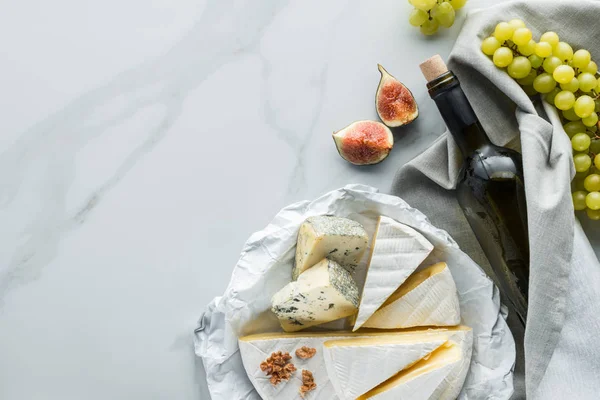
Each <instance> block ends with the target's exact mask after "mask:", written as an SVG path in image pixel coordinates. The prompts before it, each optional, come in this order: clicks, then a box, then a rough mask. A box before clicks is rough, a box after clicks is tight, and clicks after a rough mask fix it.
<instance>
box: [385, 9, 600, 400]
mask: <svg viewBox="0 0 600 400" xmlns="http://www.w3.org/2000/svg"><path fill="white" fill-rule="evenodd" d="M599 16H600V2H598V1H591V0H578V1H576V2H566V1H558V0H550V1H548V0H545V1H517V2H510V3H503V4H500V5H498V6H494V7H491V8H488V9H485V10H479V11H474V12H472V13H470V15H469V16H468V18H467V20H466V22H465V25H464V27H463V29H462V31H461V33H460V35H459V37H458V40H457V42H456V45H455V47H454V49H453V51H452V53H451V55H450V60H449V67H450V69H451V70H453V71H454V73H455V74H456V75H457V76H458V78H459V79H460V81H461V84H462V87H463V89H464V91H465V93H466V94H467V96H468V98H469V99H470V101H471V103H472V105H473V108H474V109H475V112H476V114H477V115H478V117H479V119H480V120H481V123H482V124H483V126H484V128H485V130H486V131H487V133H488V134H489V135H490V139H491V140H492V141H493V142H494V143H495V144H498V145H502V146H506V145H508V146H509V147H513V148H517V149H518V150H521V151H522V154H523V161H524V170H525V187H526V195H527V207H528V221H529V241H530V247H531V263H530V264H531V266H530V268H531V272H530V275H531V276H530V288H529V313H528V321H527V329H526V332H525V333H523V332H522V329H520V328H519V324H518V322H517V320H516V319H515V318H514V313H510V314H509V315H513V317H510V316H509V324H510V325H511V329H512V330H513V334H514V335H515V339H516V341H517V343H520V344H521V345H520V346H518V349H517V350H518V351H520V354H519V355H518V359H517V365H516V369H515V394H514V396H513V398H515V399H522V398H525V396H527V399H544V400H548V399H578V400H579V399H583V400H585V399H598V398H600V346H598V344H597V340H598V339H597V338H598V334H599V332H600V264H599V263H598V259H597V257H596V255H595V254H594V252H593V250H592V248H591V246H590V244H589V242H588V240H587V237H586V236H585V233H584V232H583V230H582V229H581V226H580V224H579V221H578V220H577V219H576V218H575V217H574V212H573V206H572V202H571V188H570V181H571V177H572V176H573V175H574V168H573V166H572V156H571V145H570V142H569V139H568V137H567V135H566V134H565V132H564V131H563V129H562V126H561V123H560V120H559V118H558V114H557V113H556V110H555V109H554V108H553V107H551V106H549V105H548V104H547V103H545V102H543V101H541V100H540V99H539V98H534V99H533V101H532V99H530V98H529V97H528V96H527V95H526V94H525V93H524V92H523V90H522V89H521V88H520V87H519V85H518V84H517V83H516V82H514V81H513V80H512V79H511V78H510V77H509V76H508V75H507V74H506V73H505V72H503V71H501V70H499V69H497V68H496V67H495V66H494V65H493V64H492V62H491V60H490V59H489V58H488V57H487V56H485V55H484V54H482V53H481V51H480V44H481V40H482V39H483V38H485V37H487V36H489V35H490V34H491V32H493V29H494V26H495V25H496V24H497V23H498V22H500V21H507V20H510V19H512V18H520V19H522V20H524V21H525V22H526V24H527V25H528V27H530V28H531V29H532V30H533V33H534V38H536V39H537V38H539V37H540V35H541V34H542V33H543V32H545V31H555V32H557V33H558V34H559V36H560V38H561V40H564V41H566V42H568V43H570V44H571V45H572V46H573V47H574V48H575V49H578V48H586V49H588V50H589V51H590V52H591V53H592V57H593V58H595V60H596V61H598V60H600V44H598V38H599V37H600V23H599V22H600V20H599V18H598V17H599ZM423 84H425V82H423ZM430 106H431V107H435V106H434V105H433V102H432V103H431V104H430ZM460 164H461V158H460V153H459V150H458V148H457V147H456V145H455V143H454V142H453V140H452V138H451V137H450V136H449V135H448V134H444V135H443V136H442V137H440V138H439V139H438V140H437V141H436V142H435V143H434V144H433V145H432V146H431V148H429V149H428V150H427V151H425V152H424V153H423V154H421V155H420V156H418V157H417V158H415V159H414V160H412V161H411V162H410V163H408V164H407V165H405V166H404V167H402V168H401V169H400V170H399V172H398V174H397V175H396V178H395V180H394V183H393V186H392V193H393V194H396V195H398V196H401V197H402V198H403V199H405V200H406V201H407V202H408V203H409V204H411V205H412V206H414V207H418V208H419V210H421V211H422V212H424V213H425V214H426V215H427V216H428V217H429V218H430V220H431V221H432V223H433V224H434V225H436V226H437V227H439V228H442V229H445V230H447V231H448V232H449V233H450V234H451V235H452V237H453V238H454V239H455V240H456V241H457V242H458V243H459V245H460V246H461V248H462V249H463V251H465V252H466V253H467V254H469V255H470V256H471V257H472V258H473V259H474V260H475V261H477V262H478V263H479V264H480V265H481V266H482V267H483V268H484V269H485V270H486V271H490V267H489V263H488V261H487V259H486V258H485V256H484V254H483V252H482V249H481V248H480V246H479V244H478V242H477V240H476V238H475V237H474V235H473V232H472V231H471V229H470V227H469V224H468V222H467V221H466V219H465V218H464V216H463V213H462V211H461V209H460V208H459V206H458V203H457V201H456V199H455V195H454V192H453V191H452V189H453V188H454V187H455V185H456V181H457V175H458V172H459V168H460ZM583 218H586V217H585V216H583ZM598 229H600V223H598ZM490 275H491V274H490ZM519 347H520V348H519ZM490 398H496V397H494V396H493V393H491V394H490Z"/></svg>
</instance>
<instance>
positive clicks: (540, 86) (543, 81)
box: [533, 72, 556, 93]
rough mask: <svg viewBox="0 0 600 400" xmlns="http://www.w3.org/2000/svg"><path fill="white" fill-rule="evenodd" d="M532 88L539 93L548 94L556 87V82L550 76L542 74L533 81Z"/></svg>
mask: <svg viewBox="0 0 600 400" xmlns="http://www.w3.org/2000/svg"><path fill="white" fill-rule="evenodd" d="M533 87H534V88H535V90H537V91H538V92H539V93H550V92H551V91H552V90H554V88H555V87H556V81H555V80H554V78H553V77H552V75H550V74H548V73H546V72H544V73H542V74H539V75H538V76H537V77H536V78H535V79H534V81H533Z"/></svg>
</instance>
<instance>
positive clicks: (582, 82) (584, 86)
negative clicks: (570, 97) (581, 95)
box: [577, 72, 598, 92]
mask: <svg viewBox="0 0 600 400" xmlns="http://www.w3.org/2000/svg"><path fill="white" fill-rule="evenodd" d="M577 80H578V81H579V88H580V89H581V91H582V92H591V91H592V90H594V89H595V88H596V86H597V85H598V81H597V80H596V77H595V76H594V75H592V74H590V73H589V72H583V73H581V74H579V76H578V77H577Z"/></svg>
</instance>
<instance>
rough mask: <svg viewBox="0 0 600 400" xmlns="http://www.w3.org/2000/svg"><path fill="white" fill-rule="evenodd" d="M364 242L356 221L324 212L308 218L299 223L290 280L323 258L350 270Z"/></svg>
mask: <svg viewBox="0 0 600 400" xmlns="http://www.w3.org/2000/svg"><path fill="white" fill-rule="evenodd" d="M368 243H369V237H368V236H367V232H366V231H365V228H363V226H362V225H361V224H359V223H358V222H356V221H353V220H351V219H348V218H340V217H333V216H328V215H324V216H315V217H310V218H308V219H307V220H306V221H304V223H303V224H302V226H300V232H299V234H298V243H297V245H296V260H295V263H294V267H293V269H292V279H293V280H296V279H297V278H298V276H299V275H300V274H301V273H302V272H304V271H306V270H307V269H308V268H310V267H312V266H314V265H316V264H317V263H318V262H319V261H321V260H322V259H323V258H325V257H327V258H329V259H330V260H333V261H336V262H337V263H339V264H340V265H341V266H342V267H344V268H346V269H348V271H350V272H352V271H353V270H354V268H355V267H356V265H358V263H359V262H360V259H361V258H362V256H363V254H364V252H365V250H366V248H367V244H368Z"/></svg>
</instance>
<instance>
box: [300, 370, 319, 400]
mask: <svg viewBox="0 0 600 400" xmlns="http://www.w3.org/2000/svg"><path fill="white" fill-rule="evenodd" d="M316 388H317V384H316V383H315V378H313V374H312V372H310V371H308V370H306V369H303V370H302V386H300V396H302V398H304V396H306V393H308V392H310V391H311V390H315V389H316Z"/></svg>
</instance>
